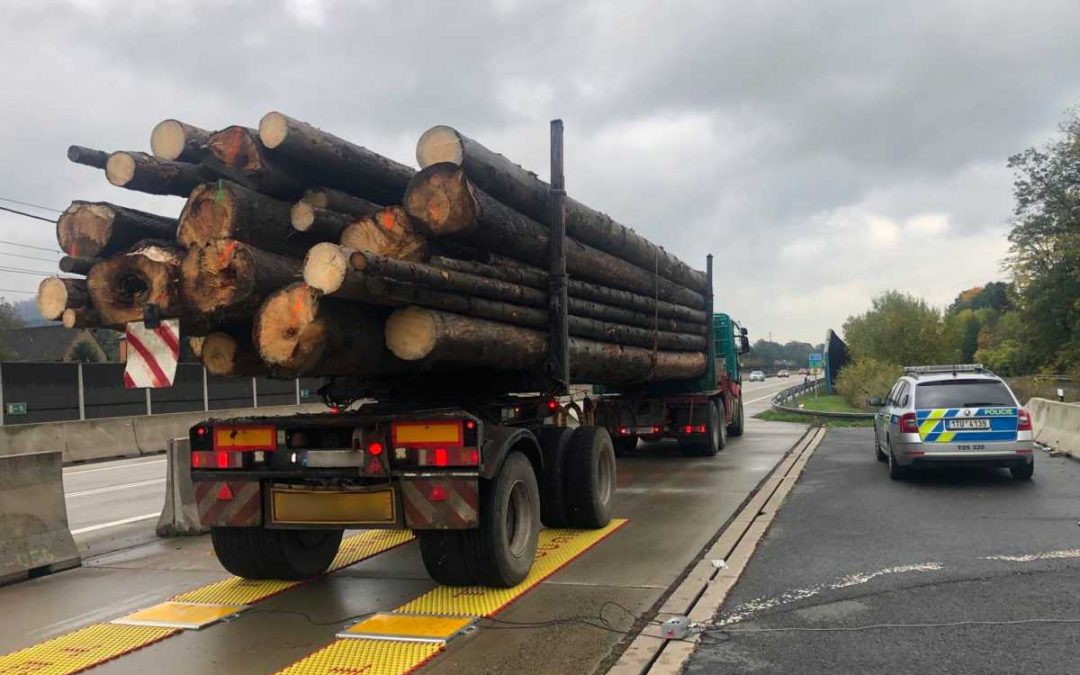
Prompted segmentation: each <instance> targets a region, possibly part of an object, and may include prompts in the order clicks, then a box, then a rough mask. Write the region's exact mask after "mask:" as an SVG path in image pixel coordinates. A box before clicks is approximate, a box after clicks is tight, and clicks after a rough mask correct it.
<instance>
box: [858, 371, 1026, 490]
mask: <svg viewBox="0 0 1080 675" xmlns="http://www.w3.org/2000/svg"><path fill="white" fill-rule="evenodd" d="M867 403H868V404H869V405H870V406H871V407H876V408H880V411H879V412H878V413H877V415H876V417H875V418H874V449H875V454H876V455H877V459H878V461H881V462H887V463H888V465H889V477H890V478H892V479H893V480H902V479H904V478H906V477H907V476H908V474H909V473H910V472H911V471H912V470H914V469H918V468H921V467H927V466H987V467H1003V468H1008V469H1009V471H1010V472H1011V473H1012V477H1013V478H1014V479H1016V480H1028V479H1030V478H1031V476H1032V474H1033V473H1034V472H1035V456H1034V454H1033V450H1034V439H1033V438H1032V429H1031V415H1030V414H1028V411H1026V410H1024V409H1023V408H1022V407H1021V406H1020V404H1019V403H1018V402H1017V400H1016V397H1015V396H1014V395H1013V393H1012V391H1010V390H1009V387H1008V385H1006V384H1005V382H1004V381H1003V380H1002V379H1001V378H1000V377H998V376H997V375H994V374H993V373H991V372H990V371H988V370H986V369H985V368H983V367H982V366H981V365H979V364H966V365H951V366H915V367H910V368H905V369H904V375H903V377H901V378H900V379H899V380H898V381H897V382H896V384H895V385H893V388H892V390H891V391H890V392H889V396H888V398H886V399H884V400H882V399H879V398H872V399H869V400H868V401H867Z"/></svg>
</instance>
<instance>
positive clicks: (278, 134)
mask: <svg viewBox="0 0 1080 675" xmlns="http://www.w3.org/2000/svg"><path fill="white" fill-rule="evenodd" d="M288 135H289V119H288V118H287V117H285V115H282V114H281V113H279V112H269V113H266V115H264V116H263V118H262V119H261V120H259V140H261V141H262V143H263V145H265V146H266V147H268V148H270V149H271V150H273V149H274V148H276V147H278V146H280V145H281V144H282V143H284V142H285V137H286V136H288Z"/></svg>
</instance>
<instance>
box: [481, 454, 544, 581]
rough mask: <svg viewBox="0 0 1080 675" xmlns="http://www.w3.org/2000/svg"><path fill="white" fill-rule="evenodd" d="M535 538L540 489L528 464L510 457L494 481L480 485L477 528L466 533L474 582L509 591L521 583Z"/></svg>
mask: <svg viewBox="0 0 1080 675" xmlns="http://www.w3.org/2000/svg"><path fill="white" fill-rule="evenodd" d="M539 536H540V488H539V486H538V485H537V482H536V472H534V471H533V466H532V462H530V461H529V460H528V458H526V457H525V455H523V454H521V453H520V452H511V453H510V454H509V455H507V457H506V460H505V461H504V462H503V465H502V467H501V468H500V469H499V473H498V474H497V475H496V476H495V478H494V479H492V480H490V481H484V482H482V483H481V484H480V527H479V528H477V529H475V530H466V537H465V544H464V546H463V548H464V550H465V554H466V556H467V557H468V559H469V563H470V567H471V568H472V572H473V580H474V583H476V584H479V585H481V586H495V587H498V588H510V587H511V586H516V585H518V584H520V583H521V582H522V581H524V580H525V577H526V576H528V574H529V569H530V568H531V567H532V564H533V560H534V559H535V558H536V543H537V539H538V538H539Z"/></svg>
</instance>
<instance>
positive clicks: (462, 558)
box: [414, 530, 476, 586]
mask: <svg viewBox="0 0 1080 675" xmlns="http://www.w3.org/2000/svg"><path fill="white" fill-rule="evenodd" d="M414 534H415V535H416V539H417V541H419V543H420V557H421V559H423V561H424V568H425V569H427V572H428V574H429V575H431V578H432V579H434V580H435V581H436V582H437V583H440V584H442V585H444V586H472V585H473V584H474V583H476V582H475V581H474V577H473V573H472V570H471V569H469V562H468V557H467V556H466V555H465V550H464V548H463V546H464V543H465V535H467V534H469V531H468V530H416V531H415V532H414Z"/></svg>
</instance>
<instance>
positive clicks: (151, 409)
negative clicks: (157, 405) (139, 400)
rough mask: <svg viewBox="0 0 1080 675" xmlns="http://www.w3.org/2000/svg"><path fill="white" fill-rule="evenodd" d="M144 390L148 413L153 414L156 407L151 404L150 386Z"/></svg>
mask: <svg viewBox="0 0 1080 675" xmlns="http://www.w3.org/2000/svg"><path fill="white" fill-rule="evenodd" d="M143 391H145V392H146V414H147V415H153V414H154V407H153V406H152V405H151V404H150V387H146V388H145V389H143Z"/></svg>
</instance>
